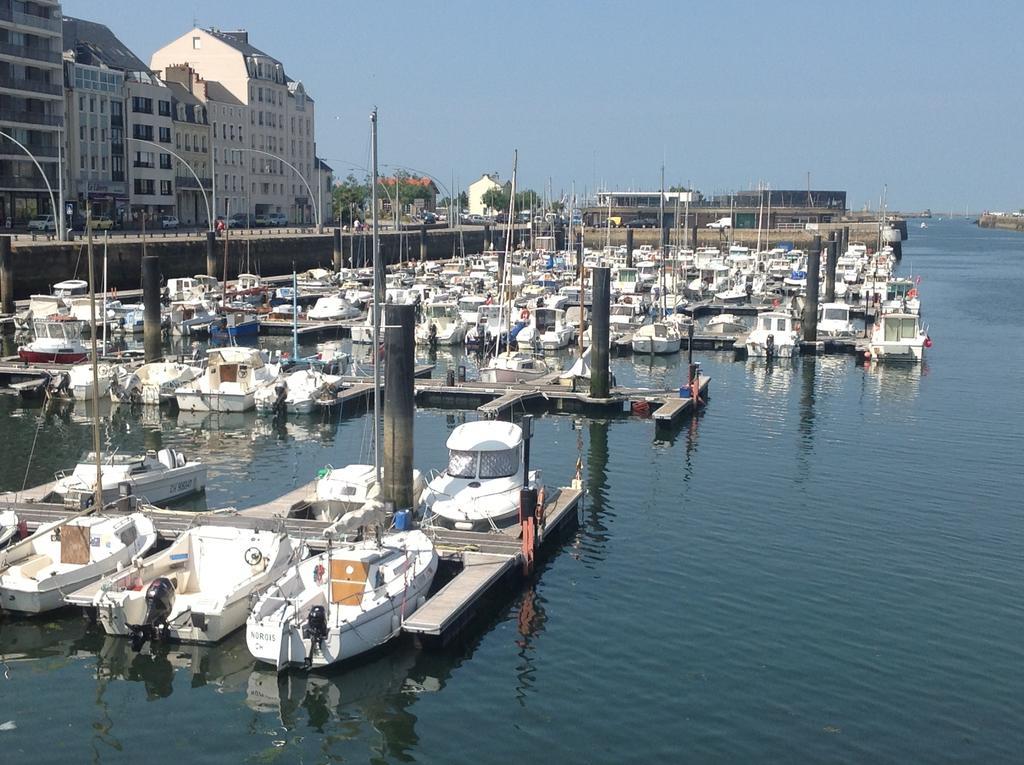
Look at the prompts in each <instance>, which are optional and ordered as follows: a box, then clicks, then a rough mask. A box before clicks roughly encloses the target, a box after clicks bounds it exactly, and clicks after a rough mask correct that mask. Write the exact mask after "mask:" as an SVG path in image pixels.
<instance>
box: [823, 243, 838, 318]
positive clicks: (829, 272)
mask: <svg viewBox="0 0 1024 765" xmlns="http://www.w3.org/2000/svg"><path fill="white" fill-rule="evenodd" d="M841 242H842V235H841V234H840V235H839V238H836V237H835V236H831V237H829V241H828V250H827V251H826V252H825V302H826V303H834V302H835V299H836V266H837V265H838V264H839V246H840V243H841Z"/></svg>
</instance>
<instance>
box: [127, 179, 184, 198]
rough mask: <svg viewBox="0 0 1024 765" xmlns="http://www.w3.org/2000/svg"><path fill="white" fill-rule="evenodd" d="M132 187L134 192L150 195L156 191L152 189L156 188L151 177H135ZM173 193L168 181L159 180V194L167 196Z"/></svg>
mask: <svg viewBox="0 0 1024 765" xmlns="http://www.w3.org/2000/svg"><path fill="white" fill-rule="evenodd" d="M134 188H135V193H136V194H150V195H152V194H155V193H156V191H154V189H156V181H154V180H153V179H152V178H136V179H135V183H134ZM173 193H174V191H173V190H172V188H171V182H170V181H160V195H161V196H165V197H169V196H171V194H173Z"/></svg>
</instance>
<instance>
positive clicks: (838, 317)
mask: <svg viewBox="0 0 1024 765" xmlns="http://www.w3.org/2000/svg"><path fill="white" fill-rule="evenodd" d="M849 314H850V312H849V311H848V310H847V309H845V308H826V309H825V316H824V318H826V319H830V320H832V321H846V320H847V317H848V316H849Z"/></svg>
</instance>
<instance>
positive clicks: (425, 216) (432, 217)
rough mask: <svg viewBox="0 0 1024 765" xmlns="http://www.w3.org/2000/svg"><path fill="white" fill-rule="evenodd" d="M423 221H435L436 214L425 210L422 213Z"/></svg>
mask: <svg viewBox="0 0 1024 765" xmlns="http://www.w3.org/2000/svg"><path fill="white" fill-rule="evenodd" d="M423 222H424V223H437V215H435V214H434V213H432V212H429V211H427V212H425V213H423Z"/></svg>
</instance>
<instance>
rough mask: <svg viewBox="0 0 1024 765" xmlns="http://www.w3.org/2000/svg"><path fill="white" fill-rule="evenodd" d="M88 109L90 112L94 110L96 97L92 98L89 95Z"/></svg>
mask: <svg viewBox="0 0 1024 765" xmlns="http://www.w3.org/2000/svg"><path fill="white" fill-rule="evenodd" d="M89 111H90V112H95V111H96V99H95V98H93V97H92V96H89Z"/></svg>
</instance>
